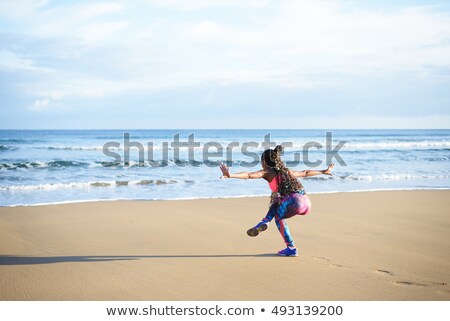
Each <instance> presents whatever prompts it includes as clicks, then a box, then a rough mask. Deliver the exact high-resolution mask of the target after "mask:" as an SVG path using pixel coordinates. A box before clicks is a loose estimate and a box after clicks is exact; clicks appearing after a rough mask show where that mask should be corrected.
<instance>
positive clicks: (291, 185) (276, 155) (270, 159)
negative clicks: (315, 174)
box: [261, 145, 303, 206]
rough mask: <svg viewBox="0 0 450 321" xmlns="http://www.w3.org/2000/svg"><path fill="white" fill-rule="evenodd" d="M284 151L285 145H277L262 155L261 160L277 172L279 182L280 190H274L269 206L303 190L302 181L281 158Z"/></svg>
mask: <svg viewBox="0 0 450 321" xmlns="http://www.w3.org/2000/svg"><path fill="white" fill-rule="evenodd" d="M282 152H283V147H282V146H281V145H277V146H276V147H275V148H274V149H267V150H265V151H264V152H263V153H262V155H261V161H264V162H265V163H266V165H267V166H268V167H270V168H273V169H274V170H275V172H276V174H277V176H276V177H275V179H276V180H277V183H278V190H277V191H276V192H272V195H271V196H270V204H269V206H271V205H272V204H274V203H277V204H281V200H282V198H283V197H285V196H287V195H290V194H291V193H294V192H297V191H300V190H303V185H302V183H300V181H299V180H297V179H296V178H295V177H294V176H292V175H291V174H290V173H289V169H288V168H287V167H286V165H284V163H283V161H282V160H281V153H282ZM280 174H281V175H280Z"/></svg>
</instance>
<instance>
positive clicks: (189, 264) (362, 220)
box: [0, 190, 450, 301]
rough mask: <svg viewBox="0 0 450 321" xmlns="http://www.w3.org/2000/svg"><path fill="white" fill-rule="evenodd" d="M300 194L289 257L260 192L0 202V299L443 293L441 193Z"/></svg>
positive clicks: (449, 248)
mask: <svg viewBox="0 0 450 321" xmlns="http://www.w3.org/2000/svg"><path fill="white" fill-rule="evenodd" d="M310 198H311V201H312V211H311V213H310V214H308V215H305V216H296V217H294V218H290V219H289V220H287V223H288V225H289V228H290V230H291V233H292V236H293V238H294V240H295V242H296V245H297V247H298V249H299V251H300V252H299V256H298V257H292V258H286V257H279V256H277V255H276V254H275V253H276V252H277V251H278V250H280V249H282V248H284V247H285V245H284V244H283V242H282V239H281V236H280V235H279V232H278V230H277V228H276V225H275V222H272V223H271V224H270V226H269V229H268V230H267V231H265V232H264V233H261V235H259V236H258V237H253V238H250V237H248V236H247V235H246V230H247V229H248V228H250V227H252V226H254V224H256V223H257V222H258V221H260V220H261V218H262V216H264V215H265V213H266V212H267V205H268V200H269V197H267V196H266V197H265V198H264V197H253V198H252V197H247V198H217V199H197V200H180V201H176V202H174V201H147V202H141V201H109V202H84V203H72V204H60V205H48V206H22V207H2V208H0V253H1V254H0V289H2V290H1V291H0V300H13V301H16V300H25V301H27V300H81V301H83V300H100V301H103V300H151V301H160V300H163V301H164V300H171V301H176V300H181V301H192V300H193V301H196V300H198V301H204V300H217V301H221V300H225V301H229V300H249V301H260V300H270V301H272V300H273V301H279V300H294V301H297V300H299V301H304V300H412V301H416V300H417V301H428V300H437V301H440V300H450V286H449V283H450V242H449V239H448V235H449V232H450V230H449V229H450V216H449V215H448V208H450V191H449V190H433V191H380V192H364V193H359V192H358V193H329V194H310ZM261 280H263V282H262V281H261Z"/></svg>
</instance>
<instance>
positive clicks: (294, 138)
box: [0, 129, 450, 206]
mask: <svg viewBox="0 0 450 321" xmlns="http://www.w3.org/2000/svg"><path fill="white" fill-rule="evenodd" d="M327 132H328V133H329V134H328V135H332V140H331V141H329V143H330V142H331V147H332V149H333V148H334V149H335V152H336V153H335V155H334V157H331V156H333V154H330V153H329V151H328V152H327V150H326V144H327V141H326V138H327ZM124 134H128V135H129V140H130V142H134V143H139V144H141V145H142V147H143V151H142V152H141V155H140V154H139V150H138V148H136V147H131V148H129V149H127V148H126V144H125V142H124ZM267 135H269V136H270V141H271V142H275V143H278V144H281V143H288V147H286V148H285V152H284V155H283V159H284V160H285V161H286V163H287V165H288V166H289V167H291V168H292V169H295V170H308V169H325V168H326V165H327V162H329V161H332V162H335V163H336V166H335V168H334V170H333V173H334V176H325V175H319V176H314V177H310V178H305V179H302V183H303V185H304V187H305V190H306V192H307V193H326V192H348V191H370V190H410V189H448V188H450V162H449V160H450V130H296V129H289V130H271V129H261V130H198V129H192V130H186V129H184V130H176V129H173V130H1V131H0V206H12V205H35V204H48V203H61V202H77V201H88V200H118V199H139V200H156V199H195V198H214V197H240V196H249V195H269V194H270V190H269V187H268V184H267V182H265V181H264V180H260V179H255V180H252V179H251V180H239V179H220V176H221V172H220V170H219V168H218V162H219V161H222V162H224V163H227V164H228V165H229V166H230V171H231V172H232V173H236V172H240V171H257V170H260V169H261V164H260V163H259V162H255V160H258V159H259V156H260V154H261V153H262V151H263V150H264V148H263V146H262V144H261V143H263V142H264V140H265V138H267V137H268V136H267ZM189 136H190V137H191V138H193V139H194V141H195V144H194V145H195V146H194V145H193V146H191V147H189V146H182V147H180V148H176V146H173V142H174V140H175V137H178V139H179V141H180V142H184V143H187V142H188V138H189ZM107 143H109V145H111V143H112V146H114V147H111V148H109V151H110V152H112V153H115V155H117V156H118V157H120V158H119V159H118V158H114V157H112V156H111V154H110V156H108V155H105V153H104V146H105V144H107ZM139 144H138V145H139ZM230 144H231V145H230ZM233 144H234V145H233ZM289 144H290V145H289ZM339 144H341V145H342V146H341V147H339ZM135 145H136V144H135ZM165 146H167V147H168V148H167V149H166V148H165ZM214 146H216V147H214ZM230 146H231V147H233V146H234V147H233V148H230ZM308 146H309V149H308ZM206 147H208V149H206ZM217 147H221V148H223V149H222V150H221V153H220V149H219V150H218V149H217ZM338 147H339V148H338ZM205 150H207V151H209V152H210V155H209V157H206V156H208V155H206V154H205ZM127 151H129V161H127V162H124V160H125V159H124V157H125V156H126V152H127ZM149 151H150V152H151V153H150V155H149ZM306 151H307V153H306ZM213 152H218V154H216V155H218V156H211V154H213ZM305 153H306V156H307V158H305ZM255 155H256V156H255ZM140 156H143V158H142V157H141V158H140ZM296 157H297V158H296ZM319 163H320V164H319Z"/></svg>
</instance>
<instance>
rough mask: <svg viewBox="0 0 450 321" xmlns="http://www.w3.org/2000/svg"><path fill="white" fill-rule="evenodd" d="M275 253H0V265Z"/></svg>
mask: <svg viewBox="0 0 450 321" xmlns="http://www.w3.org/2000/svg"><path fill="white" fill-rule="evenodd" d="M274 256H277V255H276V254H272V253H265V254H223V255H220V254H219V255H108V256H95V255H92V256H83V255H81V256H13V255H0V265H31V264H53V263H65V262H107V261H127V260H141V259H195V258H205V259H208V258H212V259H214V258H218V259H220V258H249V257H274Z"/></svg>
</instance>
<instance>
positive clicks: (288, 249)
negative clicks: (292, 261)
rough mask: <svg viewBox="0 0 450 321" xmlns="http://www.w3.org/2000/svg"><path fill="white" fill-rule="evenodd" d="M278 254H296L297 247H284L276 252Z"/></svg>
mask: <svg viewBox="0 0 450 321" xmlns="http://www.w3.org/2000/svg"><path fill="white" fill-rule="evenodd" d="M278 255H279V256H298V251H297V248H295V247H294V248H293V249H290V248H289V247H287V248H285V249H284V250H281V251H279V252H278Z"/></svg>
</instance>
